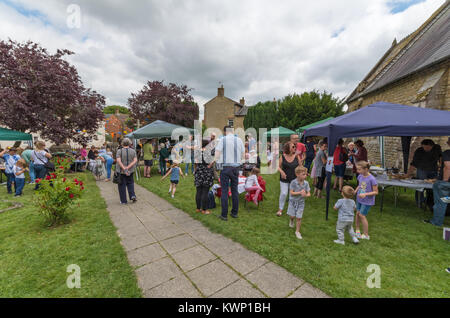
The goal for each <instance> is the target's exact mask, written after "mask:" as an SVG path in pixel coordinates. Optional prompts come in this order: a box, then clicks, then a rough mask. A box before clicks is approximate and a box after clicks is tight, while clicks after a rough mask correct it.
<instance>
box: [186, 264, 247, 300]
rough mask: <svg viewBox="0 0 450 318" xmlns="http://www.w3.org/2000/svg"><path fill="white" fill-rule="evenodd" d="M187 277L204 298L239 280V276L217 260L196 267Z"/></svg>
mask: <svg viewBox="0 0 450 318" xmlns="http://www.w3.org/2000/svg"><path fill="white" fill-rule="evenodd" d="M187 275H188V276H189V278H190V279H191V280H192V281H193V282H194V284H195V285H196V286H197V287H198V289H200V291H201V292H202V293H203V294H204V295H205V296H206V297H209V296H211V295H212V294H214V293H215V292H217V291H219V290H220V289H222V288H224V287H226V286H228V285H230V284H231V283H233V282H235V281H237V280H239V276H238V275H237V274H236V273H235V272H233V271H232V270H231V269H230V268H229V267H228V266H227V265H225V264H224V263H223V262H222V261H221V260H219V259H218V260H215V261H213V262H211V263H208V264H206V265H203V266H201V267H198V268H196V269H194V270H193V271H191V272H189V273H187Z"/></svg>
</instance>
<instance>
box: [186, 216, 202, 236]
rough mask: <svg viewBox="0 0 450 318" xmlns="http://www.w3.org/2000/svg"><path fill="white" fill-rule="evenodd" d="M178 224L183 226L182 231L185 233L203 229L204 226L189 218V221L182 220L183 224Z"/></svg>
mask: <svg viewBox="0 0 450 318" xmlns="http://www.w3.org/2000/svg"><path fill="white" fill-rule="evenodd" d="M180 226H181V227H182V228H183V230H184V231H186V232H187V233H191V232H194V231H196V230H201V229H204V228H205V226H204V225H203V224H202V223H201V222H200V221H197V220H194V219H191V220H190V221H187V222H184V223H183V224H180Z"/></svg>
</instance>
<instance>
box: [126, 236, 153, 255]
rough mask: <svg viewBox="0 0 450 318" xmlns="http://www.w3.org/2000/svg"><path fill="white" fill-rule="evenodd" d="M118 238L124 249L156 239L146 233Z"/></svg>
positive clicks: (128, 249)
mask: <svg viewBox="0 0 450 318" xmlns="http://www.w3.org/2000/svg"><path fill="white" fill-rule="evenodd" d="M120 238H121V241H122V245H123V246H124V247H125V250H126V251H131V250H134V249H136V248H139V247H143V246H146V245H149V244H152V243H155V242H156V239H155V238H154V237H153V236H151V235H150V234H148V233H144V234H138V235H135V236H129V237H128V236H127V237H120Z"/></svg>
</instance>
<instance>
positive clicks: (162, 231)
mask: <svg viewBox="0 0 450 318" xmlns="http://www.w3.org/2000/svg"><path fill="white" fill-rule="evenodd" d="M150 233H152V235H153V236H154V237H155V238H156V239H157V240H158V241H163V240H165V239H168V238H171V237H174V236H177V235H180V234H184V233H185V232H184V231H183V230H182V229H181V228H180V227H178V226H176V225H174V224H171V225H169V226H166V227H163V228H157V229H151V230H150Z"/></svg>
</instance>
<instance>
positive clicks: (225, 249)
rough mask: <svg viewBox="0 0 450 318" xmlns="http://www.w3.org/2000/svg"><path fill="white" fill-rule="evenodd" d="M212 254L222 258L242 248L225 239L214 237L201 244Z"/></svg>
mask: <svg viewBox="0 0 450 318" xmlns="http://www.w3.org/2000/svg"><path fill="white" fill-rule="evenodd" d="M203 244H204V245H205V246H206V247H207V248H208V249H209V250H211V251H212V252H213V253H214V254H217V255H219V256H220V257H224V256H225V255H228V254H231V253H233V252H234V251H236V250H238V249H241V248H243V246H242V245H241V244H238V243H236V242H234V241H233V240H230V239H228V238H226V237H223V236H221V237H216V238H213V239H211V240H207V241H205V242H204V243H203Z"/></svg>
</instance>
